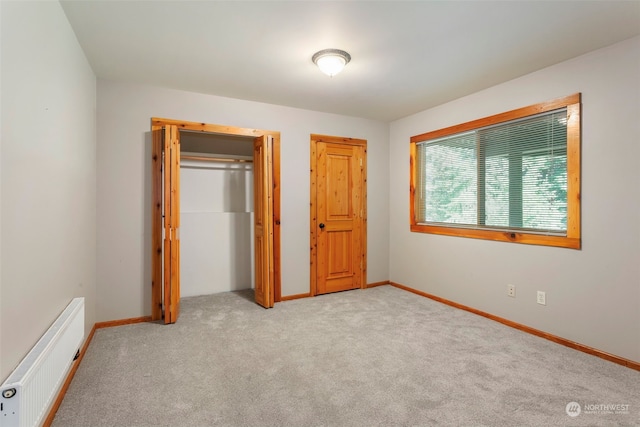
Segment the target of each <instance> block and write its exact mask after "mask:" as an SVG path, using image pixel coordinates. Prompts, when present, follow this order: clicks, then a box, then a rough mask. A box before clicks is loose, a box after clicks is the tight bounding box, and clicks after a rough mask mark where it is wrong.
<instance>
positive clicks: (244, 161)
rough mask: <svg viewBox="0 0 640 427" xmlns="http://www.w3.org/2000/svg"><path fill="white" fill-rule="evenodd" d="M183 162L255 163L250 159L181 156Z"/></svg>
mask: <svg viewBox="0 0 640 427" xmlns="http://www.w3.org/2000/svg"><path fill="white" fill-rule="evenodd" d="M180 159H181V160H202V161H205V162H229V163H253V160H249V159H232V158H229V157H207V156H185V155H181V156H180Z"/></svg>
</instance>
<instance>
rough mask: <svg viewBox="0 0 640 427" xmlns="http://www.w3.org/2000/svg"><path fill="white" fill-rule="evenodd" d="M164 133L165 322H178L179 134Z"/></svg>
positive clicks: (171, 128) (170, 129) (168, 128)
mask: <svg viewBox="0 0 640 427" xmlns="http://www.w3.org/2000/svg"><path fill="white" fill-rule="evenodd" d="M162 132H163V141H162V143H163V167H162V170H163V177H162V180H163V182H162V184H163V189H164V194H163V201H164V222H163V224H164V233H163V234H164V242H163V243H164V251H163V255H164V259H163V264H164V272H163V281H164V292H163V304H164V313H163V314H164V323H175V322H176V320H178V316H179V315H180V133H179V132H178V127H177V126H173V125H167V126H164V127H163V128H162Z"/></svg>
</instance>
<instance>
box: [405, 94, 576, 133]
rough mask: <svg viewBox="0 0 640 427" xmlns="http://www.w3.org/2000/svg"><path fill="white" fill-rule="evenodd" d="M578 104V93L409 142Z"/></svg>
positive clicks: (454, 127) (435, 131)
mask: <svg viewBox="0 0 640 427" xmlns="http://www.w3.org/2000/svg"><path fill="white" fill-rule="evenodd" d="M579 103H580V93H576V94H573V95H569V96H565V97H563V98H558V99H554V100H552V101H547V102H540V103H538V104H534V105H530V106H528V107H522V108H518V109H515V110H511V111H507V112H505V113H500V114H495V115H493V116H489V117H483V118H481V119H477V120H472V121H470V122H466V123H461V124H459V125H455V126H449V127H447V128H444V129H438V130H434V131H431V132H426V133H422V134H420V135H415V136H412V137H411V142H413V143H416V142H422V141H426V140H429V139H435V138H442V137H443V136H447V135H453V134H456V133H461V132H467V131H470V130H473V129H478V128H482V127H485V126H491V125H495V124H498V123H503V122H508V121H510V120H515V119H519V118H522V117H526V116H533V115H535V114H541V113H546V112H547V111H552V110H557V109H558V108H564V107H566V106H568V105H571V104H579Z"/></svg>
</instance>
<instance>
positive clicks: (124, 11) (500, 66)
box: [61, 0, 640, 121]
mask: <svg viewBox="0 0 640 427" xmlns="http://www.w3.org/2000/svg"><path fill="white" fill-rule="evenodd" d="M61 3H62V6H63V8H64V11H65V13H66V15H67V17H68V19H69V21H70V23H71V25H72V27H73V29H74V30H75V33H76V35H77V37H78V40H79V41H80V44H81V45H82V48H83V49H84V51H85V53H86V55H87V58H88V59H89V62H90V63H91V66H92V67H93V70H94V72H95V73H96V75H97V76H98V77H99V78H103V79H109V80H117V81H127V82H135V83H142V84H147V85H153V86H161V87H167V88H173V89H182V90H187V91H193V92H201V93H208V94H215V95H220V96H226V97H232V98H240V99H246V100H252V101H260V102H266V103H270V104H280V105H287V106H292V107H299V108H304V109H310V110H317V111H325V112H332V113H337V114H343V115H350V116H357V117H365V118H370V119H377V120H383V121H391V120H395V119H398V118H401V117H405V116H407V115H410V114H413V113H416V112H418V111H422V110H424V109H427V108H430V107H432V106H435V105H439V104H442V103H444V102H447V101H450V100H452V99H456V98H459V97H461V96H464V95H467V94H470V93H473V92H476V91H478V90H481V89H484V88H487V87H490V86H493V85H495V84H498V83H501V82H504V81H507V80H510V79H513V78H515V77H518V76H521V75H524V74H527V73H530V72H533V71H535V70H538V69H541V68H544V67H546V66H549V65H552V64H555V63H558V62H561V61H564V60H566V59H569V58H573V57H575V56H578V55H581V54H583V53H586V52H588V51H591V50H594V49H597V48H600V47H604V46H607V45H610V44H613V43H616V42H618V41H621V40H624V39H627V38H630V37H633V36H635V35H638V34H640V1H624V2H618V1H595V2H594V1H589V2H585V1H509V2H497V1H413V2H405V1H376V2H364V1H339V2H324V1H323V2H314V1H289V2H284V1H256V2H248V1H231V2H222V1H195V2H192V1H90V0H84V1H61ZM326 48H337V49H343V50H346V51H348V52H349V53H350V54H351V57H352V60H351V62H350V63H349V64H348V65H347V67H346V68H345V70H344V71H343V72H342V73H341V74H339V75H337V76H335V77H333V78H330V77H327V76H326V75H324V74H322V73H321V72H320V71H319V70H318V69H317V68H316V67H315V65H314V64H313V63H312V62H311V56H312V55H313V54H314V53H315V52H316V51H318V50H321V49H326Z"/></svg>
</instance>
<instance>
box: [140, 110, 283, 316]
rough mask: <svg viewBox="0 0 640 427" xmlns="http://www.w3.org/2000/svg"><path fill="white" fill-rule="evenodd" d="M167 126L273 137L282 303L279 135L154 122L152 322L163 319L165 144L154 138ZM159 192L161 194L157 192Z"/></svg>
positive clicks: (277, 290)
mask: <svg viewBox="0 0 640 427" xmlns="http://www.w3.org/2000/svg"><path fill="white" fill-rule="evenodd" d="M166 125H175V126H177V127H178V131H181V130H184V131H190V132H201V133H209V134H216V135H230V136H247V137H253V138H255V137H258V136H265V135H270V136H271V137H272V138H273V219H272V227H273V263H274V270H275V271H274V280H273V288H274V289H273V292H274V299H273V300H274V302H280V301H281V299H282V288H281V279H282V277H281V269H280V241H281V240H280V132H277V131H271V130H264V129H250V128H240V127H233V126H224V125H216V124H209V123H199V122H188V121H184V120H175V119H164V118H157V117H152V118H151V134H152V148H151V156H152V164H151V175H152V178H151V179H152V188H153V189H155V191H153V190H152V195H151V205H152V208H151V212H152V220H151V244H152V247H151V253H152V256H151V319H152V320H161V319H162V290H163V289H162V287H163V283H162V224H163V222H162V190H161V188H162V140H161V139H159V138H157V137H156V136H155V135H156V134H158V133H159V132H154V131H156V130H159V129H162V127H163V126H166ZM158 188H160V190H158Z"/></svg>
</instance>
